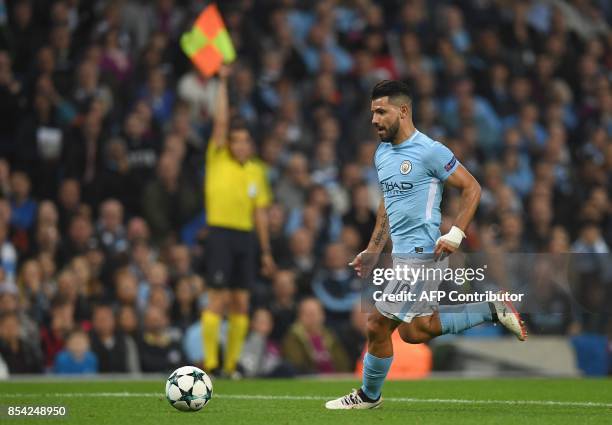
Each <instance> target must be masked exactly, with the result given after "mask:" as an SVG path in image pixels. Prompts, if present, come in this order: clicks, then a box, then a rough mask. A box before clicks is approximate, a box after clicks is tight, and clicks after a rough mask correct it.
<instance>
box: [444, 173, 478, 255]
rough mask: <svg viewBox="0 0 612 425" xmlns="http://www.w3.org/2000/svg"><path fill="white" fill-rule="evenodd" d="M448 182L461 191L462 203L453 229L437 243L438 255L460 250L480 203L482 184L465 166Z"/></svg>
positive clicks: (451, 176) (452, 175)
mask: <svg viewBox="0 0 612 425" xmlns="http://www.w3.org/2000/svg"><path fill="white" fill-rule="evenodd" d="M446 182H447V183H448V184H449V185H450V186H452V187H455V188H457V189H459V190H460V191H461V203H460V206H459V214H457V217H455V221H454V223H453V227H452V228H451V230H450V231H449V232H448V233H447V234H445V235H443V236H440V238H439V239H438V241H437V242H436V249H435V254H436V255H440V254H442V253H448V254H450V253H453V252H455V251H456V250H457V248H459V245H460V244H461V241H462V240H463V238H465V230H466V229H467V227H468V225H469V224H470V222H471V221H472V218H474V214H475V213H476V208H478V203H479V202H480V184H478V181H477V180H476V179H475V178H474V176H472V174H470V172H469V171H468V170H466V169H465V167H464V166H463V165H459V166H458V167H457V170H455V172H454V173H453V174H451V175H450V177H449V178H448V179H447V180H446Z"/></svg>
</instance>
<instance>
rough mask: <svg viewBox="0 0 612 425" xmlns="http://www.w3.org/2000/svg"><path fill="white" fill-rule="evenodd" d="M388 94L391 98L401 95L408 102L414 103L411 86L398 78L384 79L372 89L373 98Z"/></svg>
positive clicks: (394, 98)
mask: <svg viewBox="0 0 612 425" xmlns="http://www.w3.org/2000/svg"><path fill="white" fill-rule="evenodd" d="M385 96H388V97H389V100H396V99H397V98H399V97H404V98H406V102H408V103H412V98H411V97H410V87H408V85H407V84H406V83H402V82H401V81H396V80H382V81H381V82H379V83H377V84H376V85H375V86H374V88H373V89H372V100H375V99H380V98H381V97H385Z"/></svg>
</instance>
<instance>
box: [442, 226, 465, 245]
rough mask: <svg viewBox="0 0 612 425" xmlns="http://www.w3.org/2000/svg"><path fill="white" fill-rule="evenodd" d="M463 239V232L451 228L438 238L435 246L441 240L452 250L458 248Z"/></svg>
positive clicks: (455, 227) (454, 227)
mask: <svg viewBox="0 0 612 425" xmlns="http://www.w3.org/2000/svg"><path fill="white" fill-rule="evenodd" d="M463 238H465V233H463V230H461V229H460V228H458V227H457V226H453V227H451V229H450V230H449V231H448V233H447V234H445V235H442V236H440V237H439V238H438V240H437V241H436V245H437V244H438V242H440V241H441V240H443V241H444V242H446V243H447V244H449V245H450V246H452V247H453V248H458V247H459V245H461V241H463Z"/></svg>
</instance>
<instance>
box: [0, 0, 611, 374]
mask: <svg viewBox="0 0 612 425" xmlns="http://www.w3.org/2000/svg"><path fill="white" fill-rule="evenodd" d="M205 5H206V2H204V1H201V0H150V1H145V0H141V1H139V0H87V1H85V0H55V1H54V0H0V158H1V159H0V265H1V269H0V275H1V276H0V277H1V279H0V282H2V283H0V358H1V359H2V360H1V361H0V364H3V365H4V366H1V365H0V370H1V369H2V368H3V367H4V370H5V371H6V370H8V371H9V372H10V373H24V372H30V373H31V372H44V371H47V372H57V373H79V372H127V371H144V372H150V371H166V370H170V369H172V368H174V367H175V366H178V365H181V364H183V363H185V362H195V363H198V362H201V360H202V342H201V332H200V328H199V326H200V324H199V318H200V311H201V308H202V307H203V306H204V305H205V304H206V282H205V281H204V279H203V278H202V277H201V276H202V275H203V273H202V272H203V270H202V257H203V256H204V255H206V252H205V249H204V248H203V241H205V239H206V226H205V222H206V219H205V217H206V211H205V210H204V204H203V188H202V182H203V177H204V174H205V173H206V170H205V167H204V159H205V158H204V157H205V155H204V152H205V149H206V144H207V141H208V137H209V135H210V130H211V124H212V120H211V118H212V116H213V115H214V110H213V108H212V106H213V105H214V101H215V94H216V90H217V84H218V82H217V80H216V79H215V78H211V79H206V78H204V77H202V76H201V75H199V74H198V72H197V71H196V70H195V69H194V68H193V67H192V66H191V64H190V62H189V60H188V58H187V57H186V56H185V55H184V54H183V53H182V51H181V50H180V47H179V43H178V40H179V37H180V35H181V34H182V33H183V32H184V31H186V30H188V29H189V28H191V26H192V24H193V21H194V19H195V17H196V16H197V15H198V14H199V12H200V11H201V10H202V8H203V7H204V6H205ZM219 7H220V9H221V12H222V13H223V15H224V19H225V22H226V25H227V27H228V30H229V32H230V34H231V37H232V40H233V42H234V45H235V47H236V50H237V53H238V61H237V62H236V63H235V64H234V65H233V67H232V68H233V69H232V75H231V77H230V83H229V88H230V102H231V110H232V114H233V115H237V116H240V117H242V118H243V119H244V120H245V121H246V122H247V123H248V125H249V126H250V129H251V132H252V135H253V137H254V140H255V142H256V147H257V153H258V156H259V157H260V158H261V161H263V162H264V163H265V165H266V167H267V170H268V177H269V180H270V183H271V186H272V188H273V193H274V204H273V205H272V207H271V208H270V210H269V222H270V231H271V236H272V246H273V254H274V257H275V260H276V262H277V264H278V266H279V269H278V271H277V272H276V273H275V274H274V276H273V277H272V278H271V279H264V278H261V279H260V280H259V283H258V285H257V287H256V288H254V291H253V300H252V320H251V328H252V331H251V334H250V335H249V337H248V339H247V342H246V345H245V349H244V352H243V358H242V359H241V367H242V370H243V371H244V373H245V374H246V375H249V376H253V375H259V376H275V375H279V376H286V375H290V374H292V373H296V372H297V373H315V372H318V373H326V372H344V371H352V370H354V369H355V364H356V362H358V359H359V358H360V355H361V352H362V348H363V342H364V335H363V329H364V320H365V318H364V317H365V316H364V314H363V313H362V312H361V310H360V308H359V302H358V301H359V283H358V281H357V280H356V279H355V276H354V275H353V274H352V272H351V270H350V269H349V268H348V267H347V263H348V261H349V260H350V259H351V258H352V256H354V255H355V254H356V253H357V252H359V251H361V250H362V249H363V248H364V247H365V245H366V244H367V242H368V240H369V237H370V234H371V231H372V228H373V226H374V222H375V214H374V213H375V209H376V207H377V205H378V202H379V199H380V193H379V187H378V181H377V176H376V172H375V170H374V169H373V167H372V157H373V153H374V151H375V149H376V147H377V144H378V140H377V137H376V135H375V133H374V132H373V131H372V128H371V124H370V121H371V115H370V99H369V94H370V88H371V87H372V86H373V85H374V84H375V83H376V82H378V81H379V80H382V79H401V80H403V81H405V82H407V83H408V84H409V85H410V86H411V87H412V88H413V113H414V120H415V124H416V126H417V128H418V129H419V130H420V131H422V132H424V133H426V134H428V135H430V136H431V137H432V138H434V139H437V140H440V141H442V142H444V143H445V144H446V145H447V146H448V147H450V148H451V149H452V150H453V151H454V153H455V154H456V156H457V157H458V158H459V159H460V161H461V162H462V163H463V164H464V165H465V166H466V167H467V168H468V169H469V170H470V171H471V172H472V173H473V174H474V175H475V176H476V177H477V178H478V179H479V181H480V183H481V185H482V187H483V196H482V202H481V205H480V208H479V210H478V213H477V218H476V220H475V222H474V223H472V225H471V226H470V228H469V229H468V232H467V240H466V241H465V242H464V249H466V250H468V251H483V250H484V251H486V250H494V251H496V252H521V253H530V252H538V253H565V252H574V253H582V254H589V255H590V254H599V255H600V257H599V258H605V254H608V253H609V249H610V246H612V245H611V244H612V220H611V219H610V211H611V208H612V204H611V201H610V189H609V187H610V186H609V183H610V179H611V178H612V143H611V141H612V90H611V76H612V74H611V71H612V32H611V31H610V25H612V3H611V2H608V1H606V0H569V1H560V0H516V1H514V0H465V1H450V0H449V1H443V0H441V1H425V0H404V1H400V0H388V1H382V0H379V1H375V0H321V1H307V0H303V1H302V0H236V1H225V0H224V1H221V2H219ZM458 200H459V199H458V196H457V194H456V193H452V192H448V193H447V194H446V195H445V200H444V202H443V208H444V220H443V225H442V228H443V231H444V230H445V229H447V228H448V227H450V226H449V224H450V222H451V221H452V218H453V217H454V216H455V212H456V211H457V207H458ZM603 262H605V260H604V261H603ZM591 263H592V265H591V268H590V269H589V273H590V274H589V279H588V282H589V283H590V286H589V289H588V291H587V292H586V293H585V294H582V295H583V302H584V303H587V304H588V303H593V304H597V303H601V302H602V301H603V300H606V299H609V296H610V293H611V291H610V288H611V287H612V282H610V281H609V280H608V279H606V278H605V273H601V271H600V270H599V268H598V266H597V264H599V263H601V261H600V262H598V261H593V262H591ZM553 271H554V270H553ZM553 271H550V270H548V271H546V270H542V271H541V273H540V274H541V275H542V276H544V277H548V279H542V281H543V282H544V283H542V284H541V285H540V286H539V296H541V297H544V298H546V297H548V298H547V299H550V300H552V301H554V302H551V303H549V304H548V305H550V310H546V311H542V312H540V314H533V315H531V316H532V317H530V331H531V332H532V333H535V334H537V333H544V334H555V335H578V334H584V333H593V334H596V335H600V336H601V338H604V339H605V338H606V336H605V335H607V334H609V335H612V327H611V326H610V320H609V317H608V315H606V314H599V315H593V314H582V313H580V312H576V311H575V308H573V307H572V303H573V301H574V300H573V299H572V297H571V296H570V295H569V294H568V293H567V291H564V290H563V288H562V286H563V285H560V284H559V282H557V281H556V280H555V278H554V273H552V272H553ZM476 332H478V331H476ZM499 332H501V330H500V329H498V328H495V331H494V332H489V333H486V332H485V333H486V335H492V336H495V335H499ZM312 333H315V334H317V335H320V336H321V338H319V339H318V341H320V345H319V346H317V347H311V346H309V344H310V341H311V339H309V338H308V337H306V335H309V334H312ZM611 338H612V337H611ZM609 347H611V348H609V349H608V351H609V352H612V344H611V345H609ZM357 367H358V366H357ZM435 367H436V365H435V364H434V368H435ZM0 374H1V372H0Z"/></svg>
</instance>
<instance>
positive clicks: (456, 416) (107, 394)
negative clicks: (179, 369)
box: [0, 379, 612, 425]
mask: <svg viewBox="0 0 612 425" xmlns="http://www.w3.org/2000/svg"><path fill="white" fill-rule="evenodd" d="M164 385H165V382H164V380H163V379H160V381H159V382H156V381H127V380H126V381H121V380H119V381H93V382H89V381H87V380H78V381H62V382H48V381H47V382H34V381H28V382H2V383H0V405H2V406H8V405H21V406H23V405H47V406H49V405H64V406H66V407H67V408H68V411H69V414H68V417H67V418H64V419H40V418H38V419H37V418H24V419H16V418H12V419H7V418H6V417H3V418H0V423H2V424H7V425H11V424H15V425H17V424H21V423H23V424H37V423H43V424H49V425H52V424H63V423H69V424H84V425H85V424H121V425H148V424H152V425H153V424H155V425H160V424H161V425H169V424H180V425H187V424H206V425H208V424H211V425H213V424H214V425H223V424H308V425H317V424H333V425H341V424H351V425H355V424H367V425H370V424H381V425H388V424H402V425H408V424H452V425H459V424H478V425H482V424H516V423H523V424H530V425H531V424H580V425H584V424H612V380H609V379H601V380H590V379H486V380H484V379H482V380H481V379H475V380H470V379H453V380H438V379H432V380H424V381H396V382H387V383H386V384H385V388H384V393H383V396H384V398H385V402H384V403H383V406H382V407H381V408H380V409H374V410H367V411H333V412H330V411H326V410H325V409H324V407H323V403H324V401H325V400H326V399H328V398H332V397H337V396H340V395H342V394H344V393H346V392H348V391H350V389H351V388H355V387H357V386H358V385H359V384H358V382H357V381H347V380H344V381H327V380H314V379H313V380H297V379H296V380H265V381H263V380H244V381H223V380H218V381H215V382H214V394H213V398H212V400H211V402H210V403H209V404H208V406H206V407H205V408H204V409H203V410H202V411H200V412H194V413H183V412H179V411H177V410H175V409H174V408H172V407H171V406H170V405H169V404H168V402H167V401H166V399H165V397H164V394H163V391H164Z"/></svg>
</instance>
